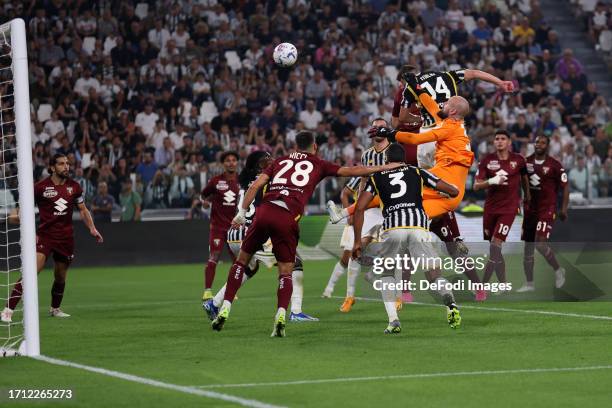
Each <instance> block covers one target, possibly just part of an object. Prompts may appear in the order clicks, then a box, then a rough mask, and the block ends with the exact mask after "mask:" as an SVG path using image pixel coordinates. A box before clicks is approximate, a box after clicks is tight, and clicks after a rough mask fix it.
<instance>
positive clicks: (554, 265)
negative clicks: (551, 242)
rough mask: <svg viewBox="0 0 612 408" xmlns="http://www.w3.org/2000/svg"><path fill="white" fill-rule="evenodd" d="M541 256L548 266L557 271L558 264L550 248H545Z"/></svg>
mask: <svg viewBox="0 0 612 408" xmlns="http://www.w3.org/2000/svg"><path fill="white" fill-rule="evenodd" d="M542 256H543V257H544V259H546V262H548V264H549V265H550V266H552V268H553V270H554V271H556V270H557V269H559V262H557V258H556V257H555V253H554V252H553V250H552V249H550V247H546V250H545V251H544V253H542Z"/></svg>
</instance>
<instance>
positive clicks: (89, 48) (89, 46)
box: [83, 37, 96, 55]
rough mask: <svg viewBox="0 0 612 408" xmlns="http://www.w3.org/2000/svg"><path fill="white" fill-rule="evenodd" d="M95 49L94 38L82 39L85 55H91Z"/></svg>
mask: <svg viewBox="0 0 612 408" xmlns="http://www.w3.org/2000/svg"><path fill="white" fill-rule="evenodd" d="M95 49H96V37H85V38H83V51H85V52H86V53H87V55H91V54H92V53H93V50H95Z"/></svg>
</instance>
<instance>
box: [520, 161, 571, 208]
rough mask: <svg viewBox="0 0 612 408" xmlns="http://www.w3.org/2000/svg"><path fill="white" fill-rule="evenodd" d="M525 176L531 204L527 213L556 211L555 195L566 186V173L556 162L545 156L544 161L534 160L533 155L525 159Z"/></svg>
mask: <svg viewBox="0 0 612 408" xmlns="http://www.w3.org/2000/svg"><path fill="white" fill-rule="evenodd" d="M526 160H527V174H528V175H529V190H530V191H531V202H530V203H529V211H532V212H538V213H542V212H552V213H553V214H554V213H555V212H556V211H557V194H558V193H559V190H560V189H561V188H564V187H565V185H566V184H567V173H566V172H565V169H564V168H563V166H562V165H561V163H559V161H558V160H556V159H553V158H552V157H550V156H546V159H544V160H536V158H535V154H532V155H531V156H529V157H527V159H526Z"/></svg>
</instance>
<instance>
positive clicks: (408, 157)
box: [392, 85, 421, 166]
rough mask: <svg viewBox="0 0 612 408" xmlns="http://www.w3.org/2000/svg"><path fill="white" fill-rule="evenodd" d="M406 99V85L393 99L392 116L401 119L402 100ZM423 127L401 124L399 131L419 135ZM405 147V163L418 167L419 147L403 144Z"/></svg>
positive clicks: (402, 86)
mask: <svg viewBox="0 0 612 408" xmlns="http://www.w3.org/2000/svg"><path fill="white" fill-rule="evenodd" d="M403 98H404V85H400V86H399V87H398V88H397V90H396V91H395V97H394V98H393V113H392V116H393V117H395V118H399V114H400V109H401V107H402V100H403ZM420 128H421V126H420V125H419V126H418V127H415V126H410V125H409V124H408V125H407V124H404V123H400V125H399V126H398V130H405V131H406V132H414V133H418V132H419V129H420ZM401 145H402V146H404V155H405V156H404V162H405V163H406V164H410V165H411V166H418V161H417V145H413V144H408V143H401Z"/></svg>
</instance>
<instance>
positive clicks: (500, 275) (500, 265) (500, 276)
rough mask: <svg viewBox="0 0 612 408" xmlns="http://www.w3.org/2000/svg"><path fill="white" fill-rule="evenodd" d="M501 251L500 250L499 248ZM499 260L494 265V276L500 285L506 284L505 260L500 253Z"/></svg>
mask: <svg viewBox="0 0 612 408" xmlns="http://www.w3.org/2000/svg"><path fill="white" fill-rule="evenodd" d="M500 249H501V248H500ZM499 257H500V259H499V260H498V261H497V264H496V265H495V275H497V281H498V282H500V283H505V282H506V260H505V259H504V256H503V255H502V254H501V253H500V254H499Z"/></svg>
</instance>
